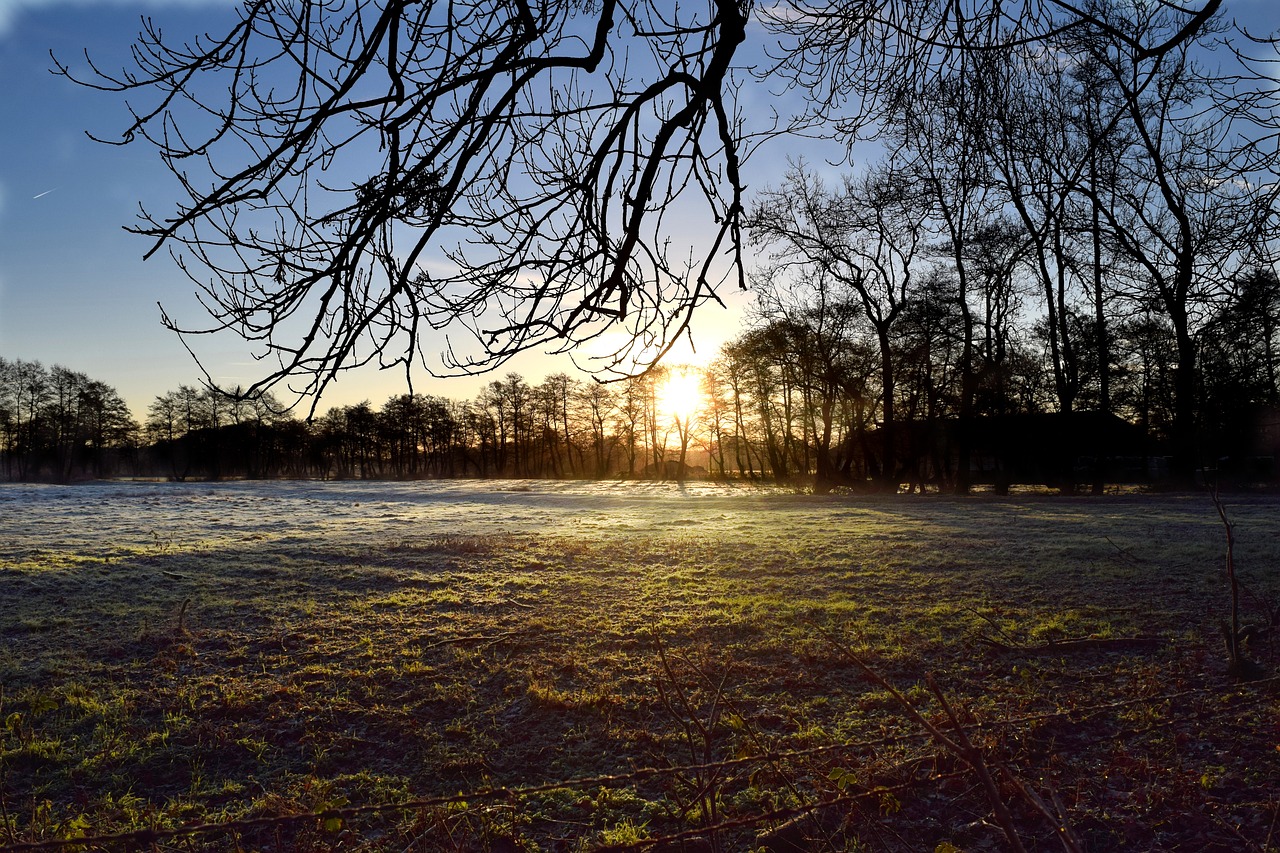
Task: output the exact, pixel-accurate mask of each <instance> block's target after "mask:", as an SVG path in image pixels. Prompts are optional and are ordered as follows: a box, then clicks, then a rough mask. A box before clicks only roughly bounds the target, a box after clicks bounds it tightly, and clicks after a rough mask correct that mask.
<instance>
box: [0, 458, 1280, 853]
mask: <svg viewBox="0 0 1280 853" xmlns="http://www.w3.org/2000/svg"><path fill="white" fill-rule="evenodd" d="M1223 508H1224V509H1225V511H1226V513H1227V517H1228V519H1229V521H1230V522H1231V523H1232V525H1233V530H1234V535H1235V543H1234V561H1235V567H1236V571H1237V573H1238V576H1239V579H1240V582H1241V592H1240V610H1241V614H1242V617H1243V620H1244V621H1245V622H1247V623H1249V624H1250V625H1251V626H1253V627H1254V628H1255V629H1256V630H1255V631H1254V632H1253V635H1252V636H1251V638H1250V640H1249V642H1248V644H1247V645H1246V651H1247V652H1248V654H1249V656H1250V658H1251V660H1252V661H1253V662H1255V663H1256V667H1255V668H1253V670H1252V671H1251V672H1249V673H1248V675H1249V676H1250V677H1248V678H1241V677H1237V676H1234V675H1231V674H1229V673H1228V672H1227V657H1226V652H1225V643H1224V639H1223V636H1222V625H1223V623H1224V621H1225V620H1227V619H1228V616H1229V612H1228V607H1229V603H1230V597H1229V589H1228V584H1227V580H1226V578H1225V575H1224V554H1225V551H1226V531H1225V527H1224V525H1223V522H1222V520H1221V519H1220V518H1219V515H1218V513H1217V511H1216V509H1215V507H1214V504H1213V503H1212V501H1211V500H1210V497H1209V496H1208V495H1206V494H1138V493H1131V494H1113V495H1106V496H1102V497H1065V496H1053V495H1044V494H1019V495H1014V496H1011V497H1007V498H996V497H993V496H983V495H975V496H973V497H968V498H953V497H940V496H933V495H930V496H898V497H880V498H870V497H850V496H839V495H834V496H822V497H815V496H812V495H804V494H795V493H790V492H788V491H787V490H785V489H764V488H752V487H747V486H730V485H717V484H688V485H686V486H683V487H681V486H677V485H675V484H627V483H605V484H587V483H559V482H550V481H525V482H516V481H506V482H492V481H490V482H448V483H395V484H387V483H217V484H211V483H187V484H174V483H100V484H87V485H80V486H72V487H58V486H25V485H12V484H11V485H0V848H2V849H13V850H23V849H54V850H56V849H70V850H119V849H148V850H165V851H168V850H188V851H190V850H228V849H240V850H262V851H268V850H272V851H285V850H315V851H321V850H323V851H336V850H376V851H384V850H385V851H406V853H407V851H436V850H451V851H470V850H476V851H479V850H498V851H511V850H529V851H532V850H546V851H585V850H600V849H604V850H633V849H634V850H645V849H652V850H667V851H674V850H697V851H719V850H725V851H730V850H732V851H737V850H751V849H763V850H768V851H796V850H835V851H854V850H875V851H879V850H890V851H899V850H901V851H919V850H933V851H941V852H942V853H946V851H958V850H959V851H985V850H1003V849H1015V850H1016V849H1018V848H1019V846H1021V847H1022V849H1026V850H1063V849H1066V850H1076V849H1078V850H1092V851H1105V850H1121V849H1125V850H1245V851H1252V850H1268V849H1275V848H1277V847H1280V832H1278V831H1277V830H1278V828H1280V824H1278V822H1277V820H1278V816H1280V691H1278V690H1277V688H1278V687H1280V681H1277V679H1276V676H1277V674H1280V647H1277V645H1276V643H1275V642H1274V640H1273V638H1272V633H1271V631H1270V630H1269V629H1270V628H1272V627H1273V623H1274V622H1275V621H1276V616H1277V605H1278V604H1280V575H1278V574H1277V568H1278V564H1280V498H1278V497H1276V496H1273V495H1227V496H1224V498H1223Z"/></svg>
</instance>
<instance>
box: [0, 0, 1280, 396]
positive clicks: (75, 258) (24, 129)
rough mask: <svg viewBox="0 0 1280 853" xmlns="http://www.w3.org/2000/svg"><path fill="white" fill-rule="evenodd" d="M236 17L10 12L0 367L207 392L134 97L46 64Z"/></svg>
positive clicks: (150, 0)
mask: <svg viewBox="0 0 1280 853" xmlns="http://www.w3.org/2000/svg"><path fill="white" fill-rule="evenodd" d="M234 7H235V3H234V2H233V0H0V81H3V90H0V91H2V94H0V357H4V358H7V359H23V360H28V361H40V362H42V363H44V364H45V365H46V366H50V365H53V364H61V365H64V366H66V367H68V368H71V369H73V370H78V371H80V372H83V373H85V374H87V375H89V376H90V377H91V378H93V379H97V380H101V381H103V382H106V383H107V384H109V385H111V386H113V387H114V388H116V389H117V390H118V391H119V392H120V393H121V395H122V396H123V397H124V398H125V400H126V401H127V402H128V403H129V405H130V407H131V408H132V409H133V411H134V413H135V415H138V416H140V417H141V416H143V415H144V414H145V412H146V408H147V406H148V405H149V404H150V402H151V401H152V400H153V399H154V398H155V397H156V396H158V395H161V394H164V393H165V392H167V391H171V390H174V389H176V388H177V387H178V385H180V384H184V383H185V384H196V383H198V382H199V380H200V377H201V373H200V371H199V368H198V367H197V365H196V363H195V362H194V361H193V360H192V358H191V356H190V355H189V354H188V353H187V351H186V350H185V349H184V347H183V345H182V343H181V341H180V340H179V339H178V338H177V336H176V335H174V334H173V333H172V332H170V331H168V330H166V329H165V328H164V327H163V326H162V325H161V322H160V309H159V308H158V307H157V303H158V302H161V303H163V304H164V306H165V309H166V310H167V311H169V313H170V314H171V315H173V316H175V317H176V318H178V320H179V321H180V322H181V321H185V322H187V323H189V324H192V325H199V324H200V321H201V320H202V319H203V318H204V317H205V315H204V314H203V309H201V308H200V306H199V305H198V303H197V302H196V300H195V298H194V294H193V293H192V286H191V284H190V282H189V281H188V280H187V279H186V278H185V276H184V275H183V274H182V273H181V272H179V270H178V269H177V266H176V264H175V263H174V262H173V261H172V260H171V259H170V258H168V257H167V256H166V255H164V254H163V253H161V254H158V255H157V256H155V257H153V258H152V259H150V260H148V261H146V262H145V263H144V262H143V260H142V256H143V254H144V253H145V252H146V251H147V250H148V249H149V248H150V243H149V241H148V240H147V239H146V238H143V237H139V236H136V235H132V234H128V233H127V232H126V231H125V230H124V226H126V225H129V224H131V223H133V222H135V221H136V215H137V212H138V209H139V203H143V204H145V205H146V206H147V207H148V209H150V210H155V211H164V210H166V209H171V208H172V205H173V202H174V201H175V200H177V199H178V198H179V196H178V189H177V187H176V186H175V185H174V183H173V178H172V176H171V175H170V174H169V172H168V170H167V169H165V168H164V166H163V165H162V164H161V163H160V161H159V159H158V158H157V156H156V154H155V152H154V149H151V148H148V147H146V146H144V145H133V146H123V147H120V146H109V145H103V144H101V143H97V142H94V141H92V140H91V139H89V138H88V136H86V131H89V132H92V133H95V134H96V135H98V136H101V137H105V138H113V137H117V136H118V134H119V132H120V130H121V128H122V127H123V126H124V124H125V122H126V119H127V113H126V111H125V107H124V99H123V97H122V96H119V95H114V94H107V93H102V92H96V91H92V90H89V89H87V88H85V87H82V86H78V85H76V84H75V83H72V82H71V81H69V80H67V79H65V78H62V77H59V76H56V75H54V74H52V73H51V71H50V69H51V67H52V64H53V63H52V61H51V59H50V51H52V52H53V53H54V54H56V55H57V56H58V58H59V59H60V60H61V61H63V62H67V63H71V64H73V65H77V64H78V65H80V66H83V55H84V52H85V51H86V50H87V51H88V52H89V54H90V55H91V56H92V57H93V58H94V60H95V61H96V62H97V63H98V64H99V65H100V66H101V67H102V68H104V69H108V70H117V69H119V68H121V67H124V66H126V65H127V64H128V49H129V46H130V45H131V44H132V42H133V41H134V38H135V36H136V34H137V32H138V30H139V24H140V18H141V16H143V15H148V16H154V17H155V19H156V20H157V21H160V22H161V23H162V25H163V27H164V30H165V31H166V33H172V34H174V35H175V36H182V37H188V36H190V35H193V34H197V33H203V32H206V31H220V30H222V29H224V28H225V26H226V24H227V23H228V22H230V21H231V20H233V17H232V15H233V12H232V10H233V9H234ZM1227 7H1228V13H1229V14H1232V15H1235V16H1237V17H1239V18H1241V19H1242V20H1245V21H1248V22H1249V23H1250V24H1251V25H1252V26H1254V27H1256V28H1257V29H1259V30H1263V31H1269V30H1274V29H1276V28H1277V27H1280V4H1276V3H1275V0H1227ZM762 94H763V93H753V96H755V97H757V98H758V97H761V96H762ZM765 96H766V97H767V95H765ZM794 153H796V152H795V149H794V148H788V149H786V150H778V151H775V152H766V153H765V155H764V156H757V157H756V158H755V159H754V160H753V161H752V163H754V164H764V165H763V168H764V171H763V172H762V171H758V170H757V171H755V172H753V173H749V174H748V175H747V176H746V178H747V181H748V183H749V185H750V186H751V188H754V189H759V188H761V187H763V186H765V185H767V184H769V183H774V184H776V183H777V182H778V180H779V179H780V177H781V170H782V167H783V166H784V165H785V162H786V159H787V156H788V155H792V154H794ZM805 156H806V158H807V159H809V160H810V161H811V162H812V161H814V160H816V161H817V162H821V160H822V159H823V155H822V153H818V154H817V156H816V157H815V156H813V155H811V154H808V153H806V155H805ZM759 168H760V167H759V166H758V165H757V169H759ZM770 168H772V169H774V172H772V173H770V172H769V171H768V170H769V169H770ZM708 228H710V224H708ZM722 295H724V296H725V297H726V301H727V303H728V304H729V310H727V311H725V310H721V309H718V308H717V307H715V306H714V305H711V306H707V307H706V309H704V310H703V311H702V313H700V314H699V315H698V317H697V318H696V320H695V325H694V341H695V344H696V346H697V354H696V355H693V354H690V353H688V352H687V351H686V352H677V353H675V354H674V355H673V356H672V358H671V359H670V360H671V361H672V362H673V363H678V362H681V361H697V360H699V359H703V358H706V357H708V356H710V355H713V354H714V353H715V351H716V349H717V348H718V347H719V345H720V344H721V343H722V342H724V341H726V340H728V339H730V338H732V337H733V336H734V335H735V334H736V333H737V331H738V330H739V329H740V324H741V320H742V317H743V314H744V312H745V309H746V306H747V305H748V304H749V302H750V299H751V297H750V295H749V294H740V293H737V292H726V293H724V294H722ZM196 344H197V346H198V352H199V354H200V356H201V358H202V360H203V362H204V363H205V365H206V367H208V368H209V371H210V373H211V375H213V376H214V378H215V379H216V380H217V381H218V382H220V383H222V384H226V385H236V384H242V385H247V384H249V383H251V382H252V381H253V380H254V379H256V378H258V377H259V376H260V367H259V366H258V365H256V364H255V363H254V362H253V360H252V357H251V353H252V350H251V349H250V348H249V347H248V346H247V345H245V344H244V343H243V342H241V341H240V340H239V339H238V338H236V337H235V336H233V335H224V336H218V337H216V338H210V337H202V338H200V339H199V341H197V342H196ZM506 369H512V370H516V371H518V372H520V373H521V374H523V375H524V376H525V377H526V378H527V379H529V380H531V381H535V382H536V381H539V380H541V379H542V377H543V376H545V375H547V374H549V373H552V372H556V371H561V370H563V371H567V372H572V371H573V365H572V362H571V361H570V360H569V359H568V358H567V357H564V356H562V357H559V358H556V359H553V358H551V357H548V356H539V355H530V356H526V357H522V358H520V359H518V360H516V361H513V362H511V363H510V365H509V366H508V368H504V369H503V370H501V371H499V374H501V373H505V372H506ZM492 378H494V377H493V376H484V377H480V378H478V379H477V378H458V379H448V380H427V379H425V378H424V379H423V381H415V387H414V390H415V391H417V392H419V393H429V394H437V395H441V396H445V397H450V398H453V399H465V398H470V397H473V396H474V395H475V394H476V392H477V391H478V390H479V388H480V386H481V385H482V384H483V383H484V382H487V381H489V380H491V379H492ZM405 390H406V388H405V386H404V384H403V375H402V374H401V373H399V372H386V373H378V372H376V371H373V370H365V371H361V372H358V373H353V374H348V375H346V376H344V377H343V378H342V379H341V380H340V381H339V382H338V383H337V384H336V385H335V386H333V387H332V389H331V390H330V391H329V392H327V393H326V396H325V398H324V400H323V401H322V405H321V406H320V410H321V411H323V410H324V409H326V408H328V407H330V406H334V405H345V404H350V403H356V402H359V401H361V400H366V399H367V400H369V401H370V402H372V403H374V404H375V405H378V404H381V403H382V402H383V401H385V400H386V399H387V398H388V397H390V396H392V395H394V394H398V393H402V392H404V391H405Z"/></svg>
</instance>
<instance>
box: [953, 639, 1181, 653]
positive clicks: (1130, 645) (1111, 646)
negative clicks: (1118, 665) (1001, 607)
mask: <svg viewBox="0 0 1280 853" xmlns="http://www.w3.org/2000/svg"><path fill="white" fill-rule="evenodd" d="M978 640H979V642H983V643H986V644H987V645H989V646H994V647H996V648H998V649H1000V650H1001V651H1005V652H1018V653H1020V654H1026V655H1056V654H1061V653H1065V652H1086V651H1109V652H1123V651H1134V650H1138V649H1149V648H1154V647H1156V646H1161V645H1164V644H1165V643H1166V642H1168V641H1167V640H1166V639H1165V638H1164V637H1074V638H1071V639H1068V640H1051V641H1050V642H1047V643H1041V644H1040V645H1037V646H1020V645H1016V644H1009V643H1002V642H1000V641H999V640H993V639H991V638H990V637H979V638H978Z"/></svg>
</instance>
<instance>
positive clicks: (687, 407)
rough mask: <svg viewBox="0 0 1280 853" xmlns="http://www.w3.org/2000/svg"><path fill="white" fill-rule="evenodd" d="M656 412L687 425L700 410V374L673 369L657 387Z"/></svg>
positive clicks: (690, 370) (692, 370)
mask: <svg viewBox="0 0 1280 853" xmlns="http://www.w3.org/2000/svg"><path fill="white" fill-rule="evenodd" d="M657 395H658V411H659V412H661V413H662V414H664V415H666V416H667V417H669V418H671V419H672V420H676V421H680V422H681V423H688V422H689V421H690V420H692V419H693V418H695V417H697V415H698V412H699V411H700V410H701V409H702V406H703V402H704V398H703V395H702V373H701V372H700V371H698V370H695V369H692V368H689V369H684V370H678V369H673V370H672V371H671V372H670V373H668V374H667V377H666V379H664V380H662V384H660V385H659V386H658V389H657Z"/></svg>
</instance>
